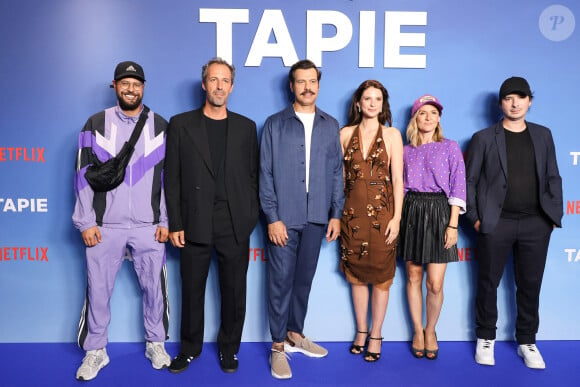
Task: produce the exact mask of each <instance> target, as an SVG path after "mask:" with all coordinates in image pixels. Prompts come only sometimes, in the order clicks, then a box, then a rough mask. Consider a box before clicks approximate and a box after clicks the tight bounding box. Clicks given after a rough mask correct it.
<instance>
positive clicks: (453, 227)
mask: <svg viewBox="0 0 580 387" xmlns="http://www.w3.org/2000/svg"><path fill="white" fill-rule="evenodd" d="M447 228H452V229H454V230H457V226H447Z"/></svg>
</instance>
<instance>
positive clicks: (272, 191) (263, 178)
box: [259, 118, 280, 224]
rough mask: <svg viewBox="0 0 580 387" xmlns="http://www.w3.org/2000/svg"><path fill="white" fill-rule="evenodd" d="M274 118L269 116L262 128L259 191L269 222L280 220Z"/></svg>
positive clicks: (261, 203)
mask: <svg viewBox="0 0 580 387" xmlns="http://www.w3.org/2000/svg"><path fill="white" fill-rule="evenodd" d="M272 121H273V120H272V118H268V119H267V120H266V123H265V124H264V128H263V129H262V139H261V143H260V177H259V183H260V184H259V187H260V189H259V192H260V205H261V206H262V211H263V212H264V215H266V221H267V222H268V224H270V223H274V222H277V221H278V220H280V218H279V217H278V198H277V197H276V188H275V185H274V172H273V169H274V163H273V158H272V157H273V155H272V153H273V152H272V126H273V122H272Z"/></svg>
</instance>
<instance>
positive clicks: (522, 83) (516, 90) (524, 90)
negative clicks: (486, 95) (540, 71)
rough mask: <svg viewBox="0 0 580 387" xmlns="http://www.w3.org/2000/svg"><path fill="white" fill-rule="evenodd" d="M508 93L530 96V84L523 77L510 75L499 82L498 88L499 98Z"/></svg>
mask: <svg viewBox="0 0 580 387" xmlns="http://www.w3.org/2000/svg"><path fill="white" fill-rule="evenodd" d="M509 94H519V95H523V96H527V97H531V96H532V91H531V90H530V85H529V84H528V81H526V80H525V78H522V77H511V78H508V79H506V80H505V81H503V83H502V84H501V87H500V88H499V99H500V100H502V99H504V98H505V96H506V95H509Z"/></svg>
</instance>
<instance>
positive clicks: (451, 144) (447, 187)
mask: <svg viewBox="0 0 580 387" xmlns="http://www.w3.org/2000/svg"><path fill="white" fill-rule="evenodd" d="M403 161H404V166H403V181H404V186H405V193H407V191H414V192H444V193H445V195H446V196H447V198H448V202H449V205H454V206H458V207H459V208H460V210H459V213H461V214H463V213H465V208H466V204H465V200H466V193H465V163H464V162H463V154H462V153H461V149H460V148H459V144H458V143H457V142H455V141H453V140H448V139H443V141H441V142H431V143H428V144H423V145H419V146H418V147H414V146H412V145H405V148H404V150H403Z"/></svg>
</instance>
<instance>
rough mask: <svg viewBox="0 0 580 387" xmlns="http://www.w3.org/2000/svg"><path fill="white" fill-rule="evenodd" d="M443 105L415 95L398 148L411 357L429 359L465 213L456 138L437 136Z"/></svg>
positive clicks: (435, 348)
mask: <svg viewBox="0 0 580 387" xmlns="http://www.w3.org/2000/svg"><path fill="white" fill-rule="evenodd" d="M442 110H443V106H442V105H441V103H440V102H439V100H438V99H437V98H435V97H433V96H431V95H424V96H422V97H421V98H419V99H417V100H416V101H415V103H414V104H413V109H412V111H411V121H410V122H409V125H408V126H407V139H408V140H409V144H408V145H406V146H405V147H404V150H403V162H404V166H403V181H404V188H405V199H404V200H403V213H402V217H401V228H400V234H399V245H398V250H397V253H398V255H399V256H400V257H402V258H403V259H404V260H405V264H406V268H407V279H408V280H407V298H408V301H409V310H410V312H411V319H412V321H413V327H414V332H415V334H414V336H413V343H412V346H411V349H412V352H413V356H415V357H417V358H422V357H426V358H427V359H429V360H435V359H436V358H437V355H438V351H439V348H438V344H437V335H436V333H435V326H436V324H437V320H438V319H439V314H440V312H441V306H442V305H443V278H444V276H445V269H446V268H447V263H448V262H456V261H458V260H459V258H458V255H457V248H456V246H455V245H456V243H457V224H458V218H459V214H462V213H464V212H465V209H466V208H465V201H466V197H465V195H466V193H465V164H464V162H463V155H462V154H461V149H460V148H459V144H457V142H455V141H452V140H448V139H445V138H443V130H442V128H441V123H440V120H441V112H442ZM424 271H426V272H427V280H426V287H427V297H426V309H427V324H426V325H425V327H424V328H423V322H422V315H423V312H422V309H423V294H422V282H423V272H424Z"/></svg>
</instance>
